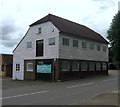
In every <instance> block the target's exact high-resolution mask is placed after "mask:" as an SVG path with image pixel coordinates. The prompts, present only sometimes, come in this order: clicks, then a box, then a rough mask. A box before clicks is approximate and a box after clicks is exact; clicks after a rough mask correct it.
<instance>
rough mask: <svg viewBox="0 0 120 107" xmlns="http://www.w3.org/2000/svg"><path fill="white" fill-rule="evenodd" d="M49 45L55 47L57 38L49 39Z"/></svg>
mask: <svg viewBox="0 0 120 107" xmlns="http://www.w3.org/2000/svg"><path fill="white" fill-rule="evenodd" d="M48 43H49V45H55V37H53V38H49V39H48Z"/></svg>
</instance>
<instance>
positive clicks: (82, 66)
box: [81, 61, 87, 71]
mask: <svg viewBox="0 0 120 107" xmlns="http://www.w3.org/2000/svg"><path fill="white" fill-rule="evenodd" d="M81 71H87V62H85V61H83V62H81Z"/></svg>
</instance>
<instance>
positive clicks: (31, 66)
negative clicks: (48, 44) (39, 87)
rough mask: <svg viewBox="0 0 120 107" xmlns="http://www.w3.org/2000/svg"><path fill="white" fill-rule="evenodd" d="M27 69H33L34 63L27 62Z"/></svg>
mask: <svg viewBox="0 0 120 107" xmlns="http://www.w3.org/2000/svg"><path fill="white" fill-rule="evenodd" d="M27 71H33V63H27Z"/></svg>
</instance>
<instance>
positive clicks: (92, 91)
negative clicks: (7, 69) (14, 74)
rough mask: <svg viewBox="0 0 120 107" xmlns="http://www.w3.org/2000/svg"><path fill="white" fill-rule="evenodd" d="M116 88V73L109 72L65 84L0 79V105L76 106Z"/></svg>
mask: <svg viewBox="0 0 120 107" xmlns="http://www.w3.org/2000/svg"><path fill="white" fill-rule="evenodd" d="M116 89H118V71H110V72H109V76H96V77H90V78H85V79H79V80H71V81H65V82H44V81H12V80H11V79H8V80H7V79H3V90H2V98H0V99H1V100H2V104H3V105H77V104H78V105H79V104H80V103H81V102H83V101H86V100H89V99H91V98H94V97H95V96H97V95H100V94H103V93H107V92H111V91H114V90H116ZM116 100H118V99H117V97H116ZM108 105H109V104H108Z"/></svg>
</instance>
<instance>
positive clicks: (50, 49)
mask: <svg viewBox="0 0 120 107" xmlns="http://www.w3.org/2000/svg"><path fill="white" fill-rule="evenodd" d="M40 27H41V34H38V28H40ZM53 29H54V32H52V31H53ZM51 37H55V45H52V46H49V45H48V38H51ZM42 39H43V40H44V56H43V57H36V41H37V40H42ZM27 42H32V48H31V49H27ZM58 47H59V30H58V29H57V28H56V27H55V26H54V25H53V24H52V23H51V22H46V23H43V24H39V25H35V26H32V27H30V28H29V30H28V33H27V34H26V36H25V38H24V39H23V40H22V42H21V43H20V44H19V45H18V47H17V48H16V49H15V51H14V53H13V55H14V57H13V79H19V80H23V79H24V60H25V59H27V60H28V59H54V58H58V57H59V52H58V51H59V48H58ZM16 64H20V71H16Z"/></svg>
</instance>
